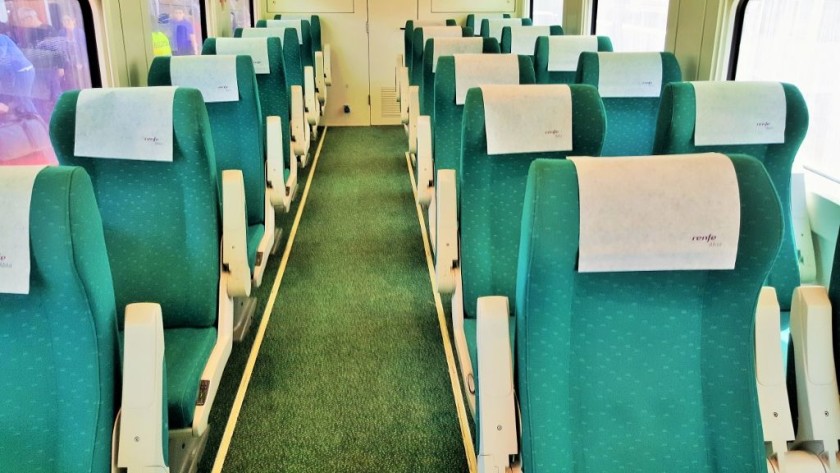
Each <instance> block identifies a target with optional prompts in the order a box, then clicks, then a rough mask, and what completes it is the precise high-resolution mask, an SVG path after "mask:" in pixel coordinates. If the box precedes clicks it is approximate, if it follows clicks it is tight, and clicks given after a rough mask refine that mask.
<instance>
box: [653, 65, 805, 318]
mask: <svg viewBox="0 0 840 473" xmlns="http://www.w3.org/2000/svg"><path fill="white" fill-rule="evenodd" d="M721 85H722V86H724V87H725V86H726V83H721ZM783 89H784V93H785V101H786V104H787V123H786V124H785V139H784V143H779V144H753V145H717V146H696V145H695V144H694V122H695V115H696V99H695V95H694V87H693V86H692V85H691V84H690V83H687V82H686V83H678V84H671V85H668V86H666V87H665V89H664V91H663V94H662V106H661V108H660V111H659V119H658V123H657V127H656V140H655V144H654V152H655V153H657V154H677V153H696V152H705V151H716V152H721V153H744V154H749V155H750V156H753V157H755V158H757V159H758V160H759V161H761V162H762V163H763V164H764V166H765V167H766V168H767V172H768V173H769V174H770V178H771V179H772V180H773V185H774V186H775V187H776V192H778V193H779V199H780V200H781V202H782V216H783V219H784V227H785V232H784V236H783V239H782V247H781V249H780V250H779V257H778V259H777V260H776V263H775V264H774V265H773V269H772V270H771V271H770V276H768V278H767V285H768V286H772V287H774V288H775V289H776V294H777V295H778V298H779V305H780V307H781V309H782V311H783V312H785V313H787V312H788V311H790V306H791V299H792V297H793V290H794V288H795V287H796V286H798V285H799V284H800V281H799V265H798V262H797V257H796V242H795V240H794V237H793V224H792V222H791V213H790V174H791V168H792V167H793V160H794V158H795V157H796V152H797V151H798V150H799V146H800V145H801V144H802V140H804V139H805V133H806V132H807V131H808V107H807V105H806V104H805V99H804V98H803V97H802V94H801V93H800V92H799V89H797V88H796V86H794V85H791V84H783ZM785 315H786V314H785ZM782 319H783V324H785V325H786V322H787V317H783V318H782Z"/></svg>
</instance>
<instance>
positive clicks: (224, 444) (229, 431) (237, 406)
mask: <svg viewBox="0 0 840 473" xmlns="http://www.w3.org/2000/svg"><path fill="white" fill-rule="evenodd" d="M326 136H327V127H324V131H323V133H322V134H321V141H320V142H319V143H318V149H317V150H316V151H315V159H314V160H313V161H312V170H311V171H309V178H308V179H307V180H306V188H305V189H304V190H303V196H301V200H300V206H299V207H298V211H297V215H295V222H294V224H293V225H292V230H291V232H290V233H289V240H288V241H287V242H286V249H285V251H284V252H283V259H282V260H280V267H279V268H277V276H275V278H274V285H273V286H272V287H271V295H270V296H269V298H268V302H267V303H266V305H265V311H264V312H263V316H262V320H261V321H260V327H259V329H258V330H257V335H256V338H255V339H254V345H253V346H252V347H251V354H250V355H249V356H248V363H247V364H246V365H245V372H244V373H242V381H241V382H240V383H239V390H238V391H236V398H235V399H234V400H233V407H231V410H230V417H228V422H227V426H225V433H224V435H223V436H222V441H221V443H220V444H219V451H218V452H217V453H216V461H215V462H214V463H213V470H212V472H213V473H221V472H222V467H223V466H224V464H225V459H226V458H227V453H228V450H229V449H230V442H231V440H232V439H233V432H234V431H235V430H236V422H237V421H238V420H239V412H240V411H241V410H242V403H243V402H244V401H245V394H246V393H247V392H248V384H249V383H250V382H251V374H252V373H253V372H254V365H256V363H257V357H258V356H259V353H260V346H262V341H263V338H264V337H265V330H266V328H267V327H268V321H269V320H270V319H271V311H272V310H273V309H274V302H275V300H277V292H278V291H279V290H280V283H281V282H282V281H283V274H284V273H285V272H286V265H287V264H288V262H289V255H291V253H292V247H293V246H294V243H295V235H297V230H298V225H300V218H301V216H302V215H303V209H304V208H305V207H306V199H307V197H309V188H310V187H311V186H312V178H313V177H315V170H316V169H317V167H318V157H320V156H321V148H323V147H324V138H326Z"/></svg>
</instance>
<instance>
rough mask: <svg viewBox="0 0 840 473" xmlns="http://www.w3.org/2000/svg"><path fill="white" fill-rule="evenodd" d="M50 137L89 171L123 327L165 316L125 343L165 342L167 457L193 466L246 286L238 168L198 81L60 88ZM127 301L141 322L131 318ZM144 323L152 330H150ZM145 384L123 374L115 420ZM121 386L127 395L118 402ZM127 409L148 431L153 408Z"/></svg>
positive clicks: (63, 157) (63, 156) (182, 467)
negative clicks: (224, 160) (148, 411)
mask: <svg viewBox="0 0 840 473" xmlns="http://www.w3.org/2000/svg"><path fill="white" fill-rule="evenodd" d="M248 64H249V65H250V61H248ZM150 117H155V119H154V120H151V119H150ZM50 136H51V138H52V143H53V146H54V148H55V150H56V153H57V155H58V158H59V162H60V163H62V164H63V165H73V166H80V167H83V168H84V169H85V170H86V171H87V172H88V174H89V175H90V176H91V180H92V182H93V189H94V192H95V195H96V200H97V202H98V206H99V211H100V213H101V215H102V226H103V230H104V235H105V243H106V245H107V248H108V260H109V263H110V267H111V274H112V276H113V285H114V296H115V300H116V307H117V310H118V312H117V314H118V317H117V319H118V323H119V327H120V329H121V330H122V329H123V327H124V326H125V327H128V326H131V325H133V324H135V322H137V321H140V322H142V321H143V320H153V319H154V318H155V317H161V318H162V321H163V322H162V334H160V337H153V338H154V340H151V341H146V342H142V341H141V340H142V339H143V337H140V338H139V339H134V338H131V337H130V332H129V331H128V330H126V332H125V334H124V336H125V347H126V350H127V351H128V350H129V349H130V347H131V346H132V344H136V343H140V346H146V345H149V344H151V345H150V346H158V347H162V346H163V344H162V342H161V340H160V338H161V337H162V338H163V339H164V340H165V344H166V356H165V373H166V374H165V376H166V378H165V385H166V386H168V389H167V393H168V395H167V399H168V401H167V405H168V409H167V410H168V416H169V450H170V453H171V454H172V455H171V456H170V467H172V470H173V471H190V469H192V468H194V467H195V466H196V464H197V462H198V458H199V457H200V454H201V450H202V449H203V446H204V443H205V442H206V439H207V427H208V420H209V416H210V409H211V408H212V406H213V401H214V399H215V396H216V392H217V390H218V387H219V382H220V380H221V376H222V373H223V371H224V367H225V364H226V363H227V359H228V356H229V354H230V351H231V343H232V332H233V310H234V309H233V305H234V304H233V298H234V297H247V296H248V295H249V294H250V290H251V274H250V271H249V267H248V262H247V254H246V252H245V251H244V245H243V243H244V241H245V239H246V217H245V215H246V214H245V213H246V209H245V190H244V184H243V178H242V172H241V171H238V170H236V171H233V170H229V171H222V172H221V176H219V174H217V171H216V169H217V164H216V160H215V157H214V149H213V140H212V137H211V132H210V123H209V120H208V118H207V111H206V107H205V104H204V100H203V99H202V95H201V93H200V92H199V91H198V90H196V89H187V88H175V87H144V88H113V89H87V90H83V91H81V92H80V91H71V92H66V93H64V94H63V95H62V96H61V98H60V99H59V101H58V103H57V104H56V108H55V112H54V113H53V117H52V121H51V127H50ZM220 205H221V212H220ZM220 214H221V218H220ZM135 303H137V304H135ZM124 308H125V313H126V317H125V319H126V321H127V322H126V323H125V325H124V324H123V316H122V314H123V310H124ZM132 310H133V311H135V313H137V314H138V315H137V316H135V318H136V319H137V320H133V319H131V318H129V317H128V314H129V313H130V312H131V311H132ZM138 323H139V322H138ZM141 325H143V324H141ZM146 325H147V324H146ZM141 332H142V333H141V334H140V335H144V334H145V335H149V336H151V334H153V333H155V330H154V329H150V328H148V327H147V328H146V329H145V331H141ZM144 344H145V345H144ZM161 356H162V355H161ZM137 363H140V362H139V361H138V362H137ZM131 366H134V367H135V368H136V367H137V366H138V365H131ZM131 366H129V358H126V367H127V368H130V367H131ZM139 367H140V369H151V368H142V363H140V365H139ZM182 376H183V377H182ZM128 383H133V384H128ZM148 386H149V381H148V379H147V378H146V377H145V375H144V376H125V377H124V386H123V399H124V401H123V415H122V420H121V422H122V423H123V424H125V423H126V422H127V419H126V407H127V406H142V405H144V403H145V402H148V400H143V399H139V398H138V396H139V397H142V396H143V395H144V393H147V391H148ZM126 395H133V396H131V397H129V400H128V401H126V400H125V399H126ZM132 412H133V411H132ZM133 416H134V417H132V419H131V422H133V423H139V424H138V425H142V426H143V428H144V429H146V430H145V432H146V433H147V434H148V433H154V432H155V428H154V426H152V425H151V424H149V425H147V423H148V422H151V421H153V420H155V417H154V416H152V417H150V416H148V415H146V416H142V415H141V414H140V413H137V412H134V414H133ZM158 419H159V417H158ZM157 428H158V430H157V431H158V432H160V426H159V424H158V427H157ZM131 438H132V439H133V438H134V436H133V435H132V436H131ZM122 443H125V442H122Z"/></svg>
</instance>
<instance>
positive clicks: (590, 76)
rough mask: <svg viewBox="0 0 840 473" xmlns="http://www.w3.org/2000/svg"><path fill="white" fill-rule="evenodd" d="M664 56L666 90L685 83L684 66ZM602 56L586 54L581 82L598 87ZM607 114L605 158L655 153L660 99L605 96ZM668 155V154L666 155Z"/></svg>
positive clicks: (581, 64) (579, 76) (582, 58)
mask: <svg viewBox="0 0 840 473" xmlns="http://www.w3.org/2000/svg"><path fill="white" fill-rule="evenodd" d="M604 54H628V55H629V54H635V53H604ZM660 56H661V57H662V88H663V90H664V88H665V86H666V85H667V84H668V83H670V82H677V81H680V80H682V73H681V72H680V65H679V63H678V62H677V58H676V57H675V56H674V55H673V54H672V53H660ZM599 77H600V76H599V53H583V54H581V55H580V61H579V63H578V71H577V82H578V83H581V84H590V85H594V86H595V87H598V84H599ZM601 98H602V100H603V101H604V109H605V110H606V111H607V138H606V141H605V142H604V151H603V153H602V156H643V155H650V154H657V153H656V152H654V151H653V136H654V133H655V131H656V116H657V114H658V113H659V100H660V97H601ZM662 154H667V153H662Z"/></svg>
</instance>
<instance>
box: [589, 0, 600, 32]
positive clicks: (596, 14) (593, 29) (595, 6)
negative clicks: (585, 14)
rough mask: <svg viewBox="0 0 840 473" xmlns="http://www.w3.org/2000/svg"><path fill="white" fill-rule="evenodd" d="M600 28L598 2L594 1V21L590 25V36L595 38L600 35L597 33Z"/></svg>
mask: <svg viewBox="0 0 840 473" xmlns="http://www.w3.org/2000/svg"><path fill="white" fill-rule="evenodd" d="M597 26H598V0H592V21H591V22H590V25H589V34H591V35H592V36H595V35H596V34H598V33H597V32H596V29H597Z"/></svg>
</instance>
